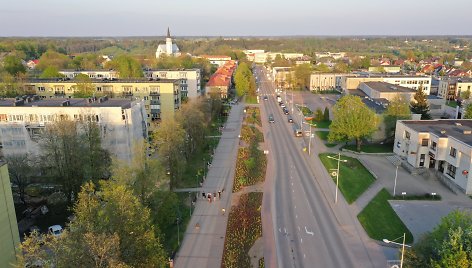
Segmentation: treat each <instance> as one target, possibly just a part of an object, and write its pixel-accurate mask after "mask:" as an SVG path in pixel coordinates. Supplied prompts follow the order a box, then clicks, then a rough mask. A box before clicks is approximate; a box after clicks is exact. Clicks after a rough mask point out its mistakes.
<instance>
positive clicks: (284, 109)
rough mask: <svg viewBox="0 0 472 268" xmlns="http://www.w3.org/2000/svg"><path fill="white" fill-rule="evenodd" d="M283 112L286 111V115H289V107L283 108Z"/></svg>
mask: <svg viewBox="0 0 472 268" xmlns="http://www.w3.org/2000/svg"><path fill="white" fill-rule="evenodd" d="M282 110H283V111H284V114H286V115H288V114H289V112H288V109H287V107H284V108H282Z"/></svg>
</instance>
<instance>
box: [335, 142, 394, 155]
mask: <svg viewBox="0 0 472 268" xmlns="http://www.w3.org/2000/svg"><path fill="white" fill-rule="evenodd" d="M343 148H344V149H347V150H351V151H355V152H356V151H357V148H356V145H355V144H348V145H345V146H343ZM361 152H364V153H391V152H393V144H391V143H386V144H366V145H361Z"/></svg>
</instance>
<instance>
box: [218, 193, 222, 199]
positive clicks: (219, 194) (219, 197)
mask: <svg viewBox="0 0 472 268" xmlns="http://www.w3.org/2000/svg"><path fill="white" fill-rule="evenodd" d="M218 199H221V191H218Z"/></svg>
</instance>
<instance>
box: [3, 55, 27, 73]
mask: <svg viewBox="0 0 472 268" xmlns="http://www.w3.org/2000/svg"><path fill="white" fill-rule="evenodd" d="M3 68H4V69H5V71H7V72H8V73H9V74H11V75H13V76H17V75H18V74H20V73H25V72H26V68H25V66H24V65H23V63H22V62H21V59H20V58H19V57H17V56H15V55H9V56H6V57H5V58H4V59H3Z"/></svg>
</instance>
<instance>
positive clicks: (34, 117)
mask: <svg viewBox="0 0 472 268" xmlns="http://www.w3.org/2000/svg"><path fill="white" fill-rule="evenodd" d="M58 119H60V120H70V116H69V115H67V114H61V115H56V114H48V115H43V114H39V115H38V114H25V115H23V114H16V115H15V114H12V115H6V114H0V121H3V122H6V121H9V122H15V121H17V122H53V121H56V120H58ZM74 119H76V120H87V121H92V122H99V116H98V115H83V114H74Z"/></svg>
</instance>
